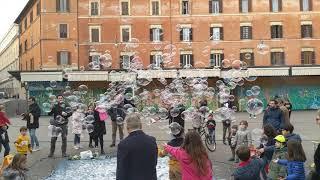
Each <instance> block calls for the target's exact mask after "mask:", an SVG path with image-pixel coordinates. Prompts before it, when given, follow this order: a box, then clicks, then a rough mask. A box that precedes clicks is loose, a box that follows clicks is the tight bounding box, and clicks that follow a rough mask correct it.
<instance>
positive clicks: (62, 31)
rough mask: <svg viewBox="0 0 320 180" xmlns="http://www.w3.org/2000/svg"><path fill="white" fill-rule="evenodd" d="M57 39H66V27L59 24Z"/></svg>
mask: <svg viewBox="0 0 320 180" xmlns="http://www.w3.org/2000/svg"><path fill="white" fill-rule="evenodd" d="M59 31H60V32H59V37H60V38H68V25H67V24H60V25H59Z"/></svg>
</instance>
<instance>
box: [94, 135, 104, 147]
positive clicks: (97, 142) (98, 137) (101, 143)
mask: <svg viewBox="0 0 320 180" xmlns="http://www.w3.org/2000/svg"><path fill="white" fill-rule="evenodd" d="M99 142H100V148H101V150H103V134H101V135H100V136H97V137H96V138H94V145H95V147H98V144H99Z"/></svg>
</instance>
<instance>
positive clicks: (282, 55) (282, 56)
mask: <svg viewBox="0 0 320 180" xmlns="http://www.w3.org/2000/svg"><path fill="white" fill-rule="evenodd" d="M281 65H285V55H284V52H281Z"/></svg>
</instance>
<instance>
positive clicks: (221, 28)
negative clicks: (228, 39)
mask: <svg viewBox="0 0 320 180" xmlns="http://www.w3.org/2000/svg"><path fill="white" fill-rule="evenodd" d="M220 40H223V27H220Z"/></svg>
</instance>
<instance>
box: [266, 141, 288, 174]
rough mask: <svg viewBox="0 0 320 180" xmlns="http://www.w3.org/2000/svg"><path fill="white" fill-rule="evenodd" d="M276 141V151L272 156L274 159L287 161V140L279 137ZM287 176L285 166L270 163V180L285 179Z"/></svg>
mask: <svg viewBox="0 0 320 180" xmlns="http://www.w3.org/2000/svg"><path fill="white" fill-rule="evenodd" d="M274 140H275V142H276V143H275V150H274V153H273V156H272V159H276V158H279V159H285V158H286V153H287V148H286V147H285V145H286V139H285V137H284V136H283V135H278V136H276V137H275V138H274ZM286 175H287V170H286V168H285V167H284V166H281V165H278V164H277V163H274V162H270V165H269V173H268V179H269V178H270V179H281V178H285V177H286Z"/></svg>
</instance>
